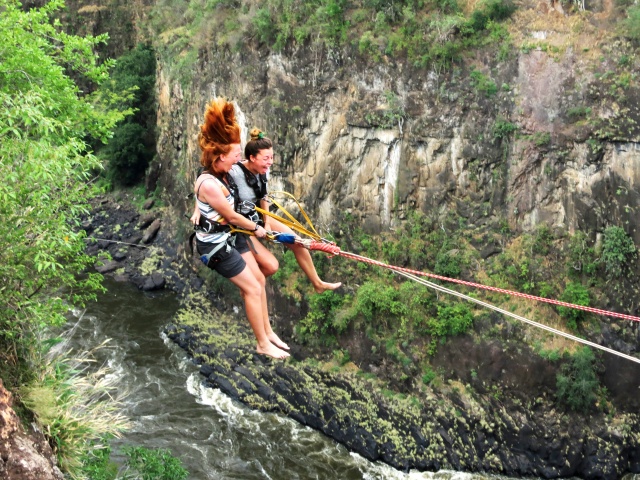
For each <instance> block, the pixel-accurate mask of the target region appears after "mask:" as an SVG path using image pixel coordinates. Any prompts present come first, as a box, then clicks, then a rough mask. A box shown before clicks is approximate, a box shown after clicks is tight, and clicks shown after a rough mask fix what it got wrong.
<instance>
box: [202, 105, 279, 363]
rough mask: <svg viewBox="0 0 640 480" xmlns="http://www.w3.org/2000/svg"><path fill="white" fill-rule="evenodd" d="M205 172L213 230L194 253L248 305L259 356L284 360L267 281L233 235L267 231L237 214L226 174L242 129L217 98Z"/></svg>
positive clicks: (206, 211)
mask: <svg viewBox="0 0 640 480" xmlns="http://www.w3.org/2000/svg"><path fill="white" fill-rule="evenodd" d="M199 144H200V149H201V150H202V156H201V158H200V163H201V164H202V167H203V172H202V173H201V174H200V175H199V176H198V178H197V179H196V183H195V186H194V193H195V196H196V202H197V206H198V209H199V211H200V215H201V216H202V217H204V218H205V219H206V221H207V222H208V223H209V225H211V228H209V229H208V231H206V232H205V231H197V232H196V248H197V250H198V253H199V254H200V259H201V260H202V261H203V263H204V264H205V265H207V266H208V267H209V268H211V269H213V270H215V271H216V272H218V273H219V274H220V275H222V276H223V277H225V278H228V279H229V280H230V281H231V282H232V283H233V284H234V285H236V286H237V287H238V288H239V289H240V291H241V293H242V298H243V301H244V308H245V312H246V315H247V319H248V320H249V323H250V324H251V328H252V329H253V333H254V335H255V336H256V339H257V342H258V344H257V347H256V351H257V352H258V353H261V354H264V355H268V356H270V357H273V358H278V359H281V358H286V357H288V356H289V354H288V353H287V352H286V351H285V350H288V349H289V347H288V346H287V344H286V343H284V342H283V341H282V340H280V338H279V337H278V336H277V335H276V334H275V332H274V331H273V330H272V329H271V324H270V322H269V314H268V311H267V294H266V291H265V277H264V275H263V274H262V272H261V271H260V268H259V267H258V264H257V263H256V260H255V258H254V256H253V254H252V253H251V251H250V250H249V247H248V245H247V241H246V237H245V236H244V235H237V236H236V235H233V234H232V233H231V232H230V228H229V225H235V226H237V227H239V228H242V229H244V230H250V231H253V232H255V235H256V237H258V238H263V237H264V236H265V235H266V234H267V232H266V230H265V229H264V228H263V227H262V226H260V225H259V224H257V223H256V222H253V221H251V220H249V219H248V218H246V217H244V216H243V215H241V214H239V213H237V212H236V210H235V208H234V207H235V203H236V201H237V193H235V195H234V190H235V188H234V184H233V183H232V182H231V181H230V180H229V178H228V175H227V174H228V172H229V170H230V169H231V167H232V166H233V165H235V163H236V162H238V161H240V160H241V159H242V148H241V146H240V126H239V125H238V123H237V122H236V118H235V109H234V106H233V103H231V102H227V101H226V100H225V99H223V98H217V99H215V100H213V101H211V102H210V103H209V105H207V109H206V111H205V114H204V123H203V124H202V125H201V126H200V135H199Z"/></svg>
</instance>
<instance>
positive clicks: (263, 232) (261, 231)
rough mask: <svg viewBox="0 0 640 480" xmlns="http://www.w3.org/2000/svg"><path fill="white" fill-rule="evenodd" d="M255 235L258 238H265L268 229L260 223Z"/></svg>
mask: <svg viewBox="0 0 640 480" xmlns="http://www.w3.org/2000/svg"><path fill="white" fill-rule="evenodd" d="M255 236H256V237H258V238H264V237H266V236H267V231H266V230H265V229H264V228H263V227H261V226H259V225H258V229H257V230H256V231H255Z"/></svg>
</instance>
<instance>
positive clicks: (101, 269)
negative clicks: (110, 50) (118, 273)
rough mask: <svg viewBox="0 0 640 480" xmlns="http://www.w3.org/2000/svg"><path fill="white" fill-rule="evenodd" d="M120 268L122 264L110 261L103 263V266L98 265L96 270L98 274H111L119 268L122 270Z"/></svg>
mask: <svg viewBox="0 0 640 480" xmlns="http://www.w3.org/2000/svg"><path fill="white" fill-rule="evenodd" d="M120 266H121V265H120V263H118V262H116V261H113V260H110V261H108V262H105V263H103V264H102V265H100V264H97V265H96V267H95V268H96V271H97V272H98V273H109V272H113V271H115V270H117V269H118V268H120Z"/></svg>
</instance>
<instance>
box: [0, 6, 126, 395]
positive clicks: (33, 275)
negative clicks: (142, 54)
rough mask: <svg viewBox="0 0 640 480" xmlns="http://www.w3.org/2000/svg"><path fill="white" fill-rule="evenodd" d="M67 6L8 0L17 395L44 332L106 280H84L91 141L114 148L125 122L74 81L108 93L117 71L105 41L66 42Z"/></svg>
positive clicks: (0, 26) (4, 27) (6, 309)
mask: <svg viewBox="0 0 640 480" xmlns="http://www.w3.org/2000/svg"><path fill="white" fill-rule="evenodd" d="M63 5H64V4H63V2H62V1H61V0H52V1H50V2H47V3H46V4H45V5H44V6H43V7H41V8H31V9H29V10H26V11H25V10H22V8H21V5H20V3H18V2H17V1H15V0H0V12H2V13H1V14H0V35H1V36H2V39H3V40H2V46H1V47H0V176H1V178H3V182H1V183H0V217H1V218H2V222H0V280H1V282H2V286H1V287H0V375H1V376H2V378H3V380H4V381H5V383H6V384H8V385H9V386H11V387H15V386H16V385H18V384H20V383H22V382H23V381H24V380H26V378H27V377H28V375H29V367H30V366H31V367H33V368H35V366H34V362H35V365H37V361H38V359H39V358H38V355H39V348H38V342H37V338H38V333H39V332H40V331H41V330H42V328H44V327H47V326H50V325H58V324H61V323H63V322H64V321H65V319H64V316H63V314H64V313H65V312H66V311H67V309H68V305H69V304H70V303H71V304H75V305H78V304H82V303H83V302H84V301H86V300H87V299H88V298H89V297H90V296H91V294H92V292H95V290H96V289H98V288H99V279H100V276H99V275H97V274H91V273H88V274H84V275H83V276H78V274H79V273H80V272H83V271H85V269H86V267H87V266H88V265H90V264H91V263H92V262H93V260H92V258H90V257H88V256H87V255H85V254H84V232H83V231H81V230H79V229H78V228H76V226H77V223H78V220H77V219H78V218H79V215H80V214H81V213H83V212H86V211H87V198H88V195H89V185H88V184H89V182H88V180H89V174H90V172H91V171H92V170H93V169H96V168H99V162H98V161H97V159H96V157H95V156H94V155H93V154H92V153H91V152H90V150H89V149H88V145H87V141H90V140H91V139H98V140H101V141H106V140H107V139H108V138H109V136H110V135H111V130H112V128H113V126H114V125H115V124H116V122H118V121H120V120H121V119H122V118H123V117H124V115H125V113H127V112H126V111H124V110H118V109H114V108H110V107H107V106H106V104H107V99H106V97H105V96H104V95H103V93H101V92H100V91H99V90H96V91H94V93H92V94H83V93H82V92H81V91H80V89H79V88H78V86H77V85H76V83H74V81H72V80H71V78H70V75H74V76H77V77H78V78H83V79H84V80H87V81H91V82H94V83H95V84H101V83H102V82H104V81H105V80H106V79H107V78H108V67H109V66H110V63H109V62H105V63H103V64H98V62H97V57H96V55H95V54H94V52H93V49H94V47H95V46H96V45H97V44H98V43H100V42H103V41H105V40H106V36H98V37H91V36H89V37H78V36H74V35H68V34H66V33H64V32H63V31H62V29H61V28H60V24H59V22H58V21H57V20H54V19H52V18H51V17H52V14H53V13H54V12H55V11H56V10H58V9H60V8H62V7H63ZM116 97H117V96H116ZM25 367H26V368H25Z"/></svg>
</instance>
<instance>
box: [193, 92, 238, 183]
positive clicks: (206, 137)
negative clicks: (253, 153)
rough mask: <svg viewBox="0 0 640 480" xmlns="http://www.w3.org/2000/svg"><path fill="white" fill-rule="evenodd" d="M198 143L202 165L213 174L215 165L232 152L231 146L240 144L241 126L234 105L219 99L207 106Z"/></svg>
mask: <svg viewBox="0 0 640 480" xmlns="http://www.w3.org/2000/svg"><path fill="white" fill-rule="evenodd" d="M198 143H199V144H200V149H201V150H202V155H201V157H200V164H201V165H202V166H203V167H204V168H205V169H206V170H208V171H210V172H213V164H214V163H215V162H216V161H217V160H218V159H219V158H220V155H225V154H227V153H229V151H230V150H231V145H233V144H236V143H238V144H239V143H240V125H238V122H236V111H235V108H234V106H233V103H231V102H228V101H226V100H225V99H224V98H222V97H218V98H216V99H214V100H212V101H211V102H209V104H208V105H207V109H206V110H205V112H204V123H203V124H202V125H200V135H199V136H198Z"/></svg>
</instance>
